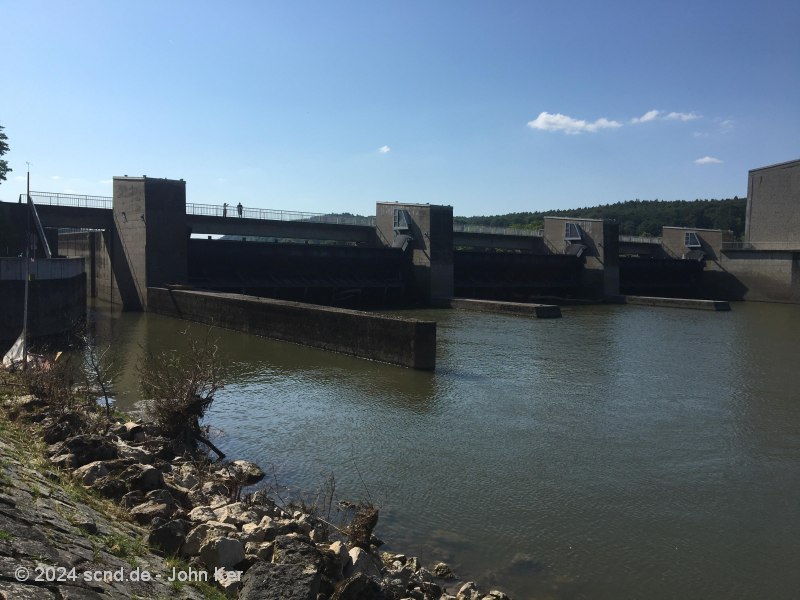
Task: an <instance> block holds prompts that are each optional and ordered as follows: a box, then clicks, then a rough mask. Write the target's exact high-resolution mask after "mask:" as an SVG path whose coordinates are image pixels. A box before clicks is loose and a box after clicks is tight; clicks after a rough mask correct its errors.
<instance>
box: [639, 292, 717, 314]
mask: <svg viewBox="0 0 800 600" xmlns="http://www.w3.org/2000/svg"><path fill="white" fill-rule="evenodd" d="M623 298H624V304H640V305H643V306H663V307H666V308H691V309H694V310H714V311H726V310H730V309H731V305H730V304H728V303H727V302H726V301H724V300H695V299H693V298H655V297H651V296H623Z"/></svg>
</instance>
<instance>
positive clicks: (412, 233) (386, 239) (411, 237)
mask: <svg viewBox="0 0 800 600" xmlns="http://www.w3.org/2000/svg"><path fill="white" fill-rule="evenodd" d="M375 214H376V224H375V226H376V228H377V230H378V237H379V238H380V239H381V241H382V242H383V244H384V245H386V246H396V247H404V248H405V251H406V252H410V253H411V258H410V261H411V271H412V279H413V284H414V286H415V288H416V290H417V295H418V296H419V298H420V300H422V301H423V302H425V303H428V304H430V303H432V302H435V301H436V300H439V299H444V298H452V297H453V207H452V206H440V205H431V204H399V203H394V202H392V203H390V202H378V203H377V205H376V207H375Z"/></svg>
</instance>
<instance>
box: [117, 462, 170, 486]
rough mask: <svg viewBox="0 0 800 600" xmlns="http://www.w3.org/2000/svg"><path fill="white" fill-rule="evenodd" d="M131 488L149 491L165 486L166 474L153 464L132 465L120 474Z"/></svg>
mask: <svg viewBox="0 0 800 600" xmlns="http://www.w3.org/2000/svg"><path fill="white" fill-rule="evenodd" d="M120 479H122V480H123V481H126V482H127V483H128V486H129V488H130V489H131V490H142V491H143V492H149V491H151V490H158V489H161V488H163V487H164V475H163V474H162V473H161V471H159V470H158V469H156V468H155V467H153V466H151V465H131V466H130V467H128V468H127V469H125V471H123V473H122V474H121V475H120Z"/></svg>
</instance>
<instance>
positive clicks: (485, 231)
mask: <svg viewBox="0 0 800 600" xmlns="http://www.w3.org/2000/svg"><path fill="white" fill-rule="evenodd" d="M31 195H32V197H33V200H34V202H35V203H36V204H37V206H38V209H39V214H40V217H41V220H42V222H43V225H44V227H45V228H47V230H48V231H47V235H48V238H49V239H50V240H51V245H52V246H53V247H54V248H57V252H58V254H60V255H62V256H72V257H83V258H84V259H85V263H86V272H87V290H88V293H89V294H90V295H91V296H95V297H98V298H101V299H104V300H107V301H110V302H114V303H119V304H122V305H123V306H124V307H125V308H126V309H129V310H142V309H144V308H146V305H147V288H148V287H158V286H166V285H178V286H189V287H194V288H198V289H206V290H214V291H224V292H233V293H244V294H251V295H256V296H262V297H268V298H278V299H283V300H297V301H304V302H310V303H315V304H323V305H330V306H346V307H392V306H404V305H419V304H423V305H424V304H431V303H436V302H437V300H440V299H444V298H451V297H453V296H456V297H465V298H478V299H496V300H512V301H535V300H536V299H537V298H566V299H573V298H574V299H595V300H600V299H603V298H605V297H609V296H614V295H617V294H620V293H623V294H642V295H658V296H676V297H689V298H691V297H726V298H732V297H733V296H734V295H735V289H733V288H732V287H731V286H729V285H726V282H725V281H723V279H724V278H720V277H717V280H715V281H714V282H713V283H714V285H711V286H710V285H709V282H708V281H707V279H708V278H707V277H706V276H705V275H707V274H708V271H709V269H708V265H709V263H713V262H714V260H715V257H716V253H718V249H715V248H714V247H712V246H713V244H714V243H716V241H715V239H714V238H713V235H716V234H717V233H719V234H720V235H719V236H718V237H719V239H720V240H721V239H723V238H724V239H726V240H728V238H725V235H724V234H725V232H716V233H715V232H706V231H705V230H688V229H687V230H683V229H680V230H679V229H677V228H665V235H664V236H663V237H662V238H633V237H624V236H619V235H618V228H617V225H616V224H615V223H613V222H611V221H603V220H591V219H564V218H555V217H552V218H551V217H547V218H545V223H544V229H543V230H539V231H523V230H515V229H506V230H503V229H492V228H479V227H472V228H468V227H463V226H459V225H458V224H456V225H454V224H453V209H452V207H449V206H437V205H428V204H399V203H378V204H377V205H376V215H375V217H354V216H351V215H315V214H309V213H297V212H290V211H271V210H264V209H253V208H246V207H242V209H241V212H239V210H238V208H237V207H236V206H232V205H227V206H226V205H219V206H217V205H203V204H192V203H187V202H186V196H185V182H183V181H176V180H169V179H156V178H148V177H115V178H114V196H113V198H107V197H92V196H75V195H68V194H48V193H42V192H34V193H32V194H31ZM21 212H22V205H19V207H18V205H17V204H15V203H0V226H2V227H3V230H2V233H3V236H2V242H0V244H4V245H5V246H6V247H5V248H0V253H5V254H6V255H15V252H16V245H15V244H17V242H18V239H17V238H18V237H19V236H18V235H15V232H17V233H18V232H20V231H23V230H24V227H19V226H18V225H15V223H16V222H17V220H18V218H19V216H18V213H21ZM667 229H673V230H675V231H673V232H667ZM667 233H669V235H667ZM712 234H713V235H712ZM673 238H674V239H673ZM676 240H677V241H676ZM709 240H711V241H710V242H709ZM728 241H730V240H728ZM711 270H713V269H711ZM732 290H733V291H732Z"/></svg>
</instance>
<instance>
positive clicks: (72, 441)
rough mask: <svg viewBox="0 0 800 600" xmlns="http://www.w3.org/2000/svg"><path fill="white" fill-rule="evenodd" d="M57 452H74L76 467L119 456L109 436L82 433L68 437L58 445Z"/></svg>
mask: <svg viewBox="0 0 800 600" xmlns="http://www.w3.org/2000/svg"><path fill="white" fill-rule="evenodd" d="M56 453H57V454H74V455H75V458H74V467H82V466H83V465H86V464H89V463H90V462H94V461H96V460H111V459H112V458H117V448H116V446H115V445H114V443H113V442H112V441H111V440H109V439H108V438H107V437H104V436H101V435H89V434H81V435H74V436H72V437H71V438H67V439H66V440H64V442H62V443H61V444H59V445H58V450H57V452H56Z"/></svg>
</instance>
